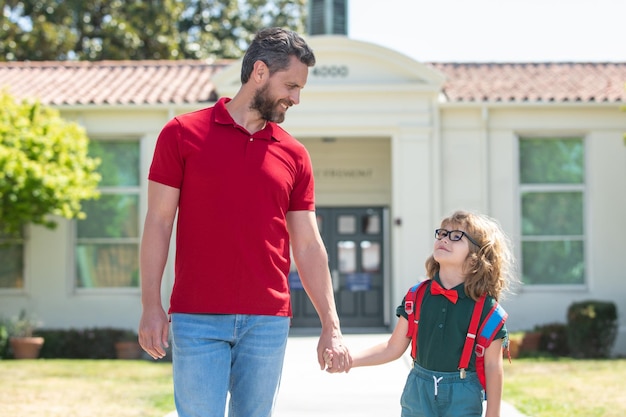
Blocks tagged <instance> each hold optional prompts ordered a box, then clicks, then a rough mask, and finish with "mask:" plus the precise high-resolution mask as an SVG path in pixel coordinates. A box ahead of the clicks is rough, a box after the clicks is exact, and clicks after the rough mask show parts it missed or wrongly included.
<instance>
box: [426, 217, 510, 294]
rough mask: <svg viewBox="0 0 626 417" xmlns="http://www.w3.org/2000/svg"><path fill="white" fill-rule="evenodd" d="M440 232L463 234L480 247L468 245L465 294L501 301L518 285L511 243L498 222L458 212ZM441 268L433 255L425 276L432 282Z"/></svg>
mask: <svg viewBox="0 0 626 417" xmlns="http://www.w3.org/2000/svg"><path fill="white" fill-rule="evenodd" d="M441 228H443V229H448V230H462V231H464V232H465V233H466V234H468V235H469V236H470V237H471V238H472V239H473V240H474V241H475V242H476V243H478V244H479V245H480V247H479V246H476V245H475V244H473V243H471V242H470V243H469V255H468V256H467V259H466V260H465V265H464V266H463V270H464V272H465V274H466V275H465V293H466V294H467V295H468V296H469V297H471V298H472V299H474V300H477V299H478V298H480V296H481V295H482V294H484V293H487V294H488V295H491V296H492V297H494V298H495V299H496V300H498V299H499V298H500V295H501V294H502V292H503V291H505V290H507V289H508V288H509V286H510V284H511V283H513V282H514V281H515V273H514V268H513V265H514V258H513V254H512V252H511V246H510V241H509V239H508V238H507V236H506V235H505V234H504V232H503V231H502V229H501V228H500V225H499V224H498V222H497V221H496V220H494V219H492V218H490V217H488V216H485V215H483V214H478V213H471V212H467V211H462V210H459V211H455V212H454V213H452V214H451V215H450V216H449V217H446V218H445V219H443V220H442V221H441ZM439 268H440V266H439V263H438V262H437V261H436V260H435V258H434V257H433V256H432V255H431V256H430V257H429V258H428V259H427V260H426V274H427V275H428V277H429V278H431V279H432V278H433V277H434V276H435V274H436V273H437V272H439Z"/></svg>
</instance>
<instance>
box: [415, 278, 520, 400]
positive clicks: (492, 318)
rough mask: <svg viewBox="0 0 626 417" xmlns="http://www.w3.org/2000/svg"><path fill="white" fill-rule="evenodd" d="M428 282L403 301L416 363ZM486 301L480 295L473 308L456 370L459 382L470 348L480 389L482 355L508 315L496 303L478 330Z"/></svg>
mask: <svg viewBox="0 0 626 417" xmlns="http://www.w3.org/2000/svg"><path fill="white" fill-rule="evenodd" d="M430 281H431V280H430V279H427V280H425V281H422V282H420V283H419V284H417V285H414V286H413V287H411V288H410V289H409V291H408V292H407V293H406V297H405V301H404V310H405V311H406V313H407V315H408V322H409V329H408V331H407V334H406V336H407V337H410V338H411V357H412V358H413V360H415V358H416V354H417V333H418V324H419V318H420V310H421V306H422V300H423V298H424V292H425V291H426V289H427V288H430ZM486 298H487V294H483V295H482V296H481V297H480V298H479V299H478V301H476V304H475V305H474V310H473V312H472V318H471V319H470V325H469V328H468V330H467V336H466V337H465V344H464V345H463V351H462V353H461V358H460V359H459V368H458V369H459V374H460V376H461V379H464V378H465V370H466V369H467V366H468V365H469V361H470V358H471V356H472V348H473V349H474V352H475V353H476V374H477V375H478V380H479V381H480V385H482V387H483V389H487V386H486V377H485V351H486V350H487V348H488V347H489V345H490V344H491V342H492V340H493V338H494V337H495V336H496V333H498V331H499V330H500V329H501V328H502V326H503V325H504V322H505V321H506V319H507V317H508V314H507V312H506V311H504V309H503V308H502V306H500V304H498V303H497V302H496V303H495V304H494V306H493V307H492V308H491V310H489V313H487V316H486V317H485V320H483V323H482V325H481V326H480V329H479V330H478V325H479V322H480V316H481V314H482V311H483V307H484V305H485V299H486ZM477 330H478V332H477ZM505 347H508V342H507V341H505ZM510 361H511V356H510V353H509V362H510Z"/></svg>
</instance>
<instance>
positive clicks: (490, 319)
mask: <svg viewBox="0 0 626 417" xmlns="http://www.w3.org/2000/svg"><path fill="white" fill-rule="evenodd" d="M508 316H509V315H508V313H507V312H506V311H504V309H503V308H502V306H501V305H500V304H498V303H497V302H496V303H494V305H493V307H492V308H491V310H489V313H487V317H485V320H484V321H483V324H482V325H481V326H480V330H479V331H478V338H477V339H476V347H475V348H474V351H475V353H476V374H477V375H478V380H479V381H480V384H481V385H482V386H483V389H487V377H486V375H485V351H486V350H487V348H488V347H489V345H491V342H492V341H493V338H494V337H496V334H497V333H498V331H500V329H501V328H502V326H503V325H504V322H505V321H506V319H507V318H508Z"/></svg>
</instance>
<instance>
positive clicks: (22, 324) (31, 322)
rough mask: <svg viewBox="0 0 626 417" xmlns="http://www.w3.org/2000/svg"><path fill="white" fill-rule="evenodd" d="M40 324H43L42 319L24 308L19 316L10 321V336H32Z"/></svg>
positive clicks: (8, 330) (8, 329)
mask: <svg viewBox="0 0 626 417" xmlns="http://www.w3.org/2000/svg"><path fill="white" fill-rule="evenodd" d="M39 326H41V321H39V320H38V319H37V318H36V317H35V316H33V315H30V314H28V313H27V312H26V310H22V311H20V314H19V316H16V317H14V318H12V319H11V320H10V321H9V322H8V328H7V332H8V334H9V337H32V336H33V335H34V333H35V330H36V329H37V328H38V327H39Z"/></svg>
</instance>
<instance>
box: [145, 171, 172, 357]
mask: <svg viewBox="0 0 626 417" xmlns="http://www.w3.org/2000/svg"><path fill="white" fill-rule="evenodd" d="M179 196H180V190H179V189H177V188H172V187H168V186H167V185H163V184H159V183H157V182H154V181H149V183H148V213H147V214H146V222H145V224H144V229H143V236H142V239H141V253H140V271H141V304H142V314H141V320H140V322H139V343H140V344H141V347H142V348H143V349H144V350H145V351H146V352H147V353H148V354H149V355H150V356H152V357H153V358H154V359H159V358H163V357H164V356H165V349H164V348H166V347H168V341H167V340H168V332H169V322H168V319H167V314H166V313H165V310H164V309H163V306H162V304H161V281H162V279H163V271H164V269H165V264H166V262H167V254H168V251H169V244H170V238H171V236H172V229H173V227H174V219H175V217H176V210H177V208H178V198H179Z"/></svg>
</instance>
